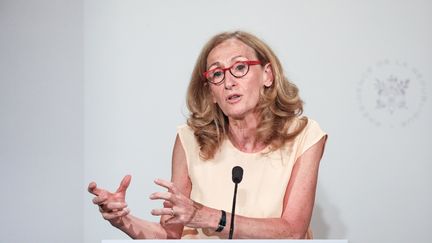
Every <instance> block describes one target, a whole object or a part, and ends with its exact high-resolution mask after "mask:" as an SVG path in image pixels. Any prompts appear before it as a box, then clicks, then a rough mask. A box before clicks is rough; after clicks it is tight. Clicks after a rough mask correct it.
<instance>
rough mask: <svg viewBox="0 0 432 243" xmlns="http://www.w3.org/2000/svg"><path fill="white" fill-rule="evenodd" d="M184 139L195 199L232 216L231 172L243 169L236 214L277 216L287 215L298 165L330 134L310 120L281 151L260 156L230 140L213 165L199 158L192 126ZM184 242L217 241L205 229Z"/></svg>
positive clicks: (188, 232)
mask: <svg viewBox="0 0 432 243" xmlns="http://www.w3.org/2000/svg"><path fill="white" fill-rule="evenodd" d="M178 135H179V138H180V140H181V142H182V145H183V148H184V150H185V153H186V159H187V165H188V171H189V177H190V180H191V182H192V191H191V199H192V200H194V201H196V202H199V203H201V204H203V205H205V206H208V207H211V208H215V209H223V210H225V211H226V212H231V207H232V198H233V193H234V183H233V182H232V174H231V171H232V168H233V167H234V166H237V165H239V166H241V167H242V168H243V171H244V173H243V180H242V181H241V183H240V184H239V186H238V191H237V206H236V214H237V215H242V216H246V217H252V218H277V217H280V216H281V215H282V207H283V199H284V195H285V191H286V187H287V185H288V182H289V180H290V177H291V171H292V169H293V166H294V163H295V161H296V160H297V158H298V157H299V156H301V155H302V154H303V153H304V152H305V151H306V150H307V149H308V148H310V147H311V146H312V145H314V144H315V143H317V142H318V141H319V140H320V139H321V138H322V137H323V136H326V133H324V132H323V131H322V130H321V128H320V126H319V125H318V123H317V122H315V121H314V120H311V119H308V124H307V126H306V127H305V129H304V130H303V131H302V132H301V133H300V134H299V135H298V136H297V137H296V138H295V139H294V140H293V141H292V142H290V143H288V144H286V145H285V146H284V147H282V148H281V149H279V150H276V151H273V152H268V150H269V148H266V149H264V150H263V151H262V152H258V153H245V152H242V151H240V150H238V149H237V148H235V147H234V146H233V144H232V143H231V142H230V140H229V139H226V140H225V141H224V142H223V143H222V145H221V148H220V150H219V151H218V152H217V153H216V154H215V157H214V158H213V159H211V160H207V161H203V160H202V159H201V158H200V157H199V145H198V143H197V141H196V139H195V137H194V134H193V130H192V129H191V128H190V127H189V126H187V125H182V126H179V127H178ZM228 220H229V219H228V218H227V221H228ZM182 238H183V239H196V238H201V239H202V238H217V237H216V236H207V235H206V234H204V233H203V231H202V230H201V229H191V228H187V227H185V229H184V231H183V236H182Z"/></svg>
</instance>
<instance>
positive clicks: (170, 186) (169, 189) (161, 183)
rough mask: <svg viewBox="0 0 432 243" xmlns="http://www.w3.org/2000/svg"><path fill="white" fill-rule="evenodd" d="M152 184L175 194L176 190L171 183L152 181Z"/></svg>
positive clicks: (158, 180)
mask: <svg viewBox="0 0 432 243" xmlns="http://www.w3.org/2000/svg"><path fill="white" fill-rule="evenodd" d="M154 183H156V184H157V185H159V186H162V187H165V188H166V189H168V191H171V192H173V193H177V188H176V187H175V185H174V183H172V182H171V181H166V180H163V179H156V180H155V181H154Z"/></svg>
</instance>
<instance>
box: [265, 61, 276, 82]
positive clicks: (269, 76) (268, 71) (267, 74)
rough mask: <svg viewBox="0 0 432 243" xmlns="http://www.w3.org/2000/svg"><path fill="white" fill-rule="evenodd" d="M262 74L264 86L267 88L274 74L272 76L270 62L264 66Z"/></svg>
mask: <svg viewBox="0 0 432 243" xmlns="http://www.w3.org/2000/svg"><path fill="white" fill-rule="evenodd" d="M263 75H264V77H263V81H264V82H263V83H264V86H265V87H267V88H268V87H270V86H272V84H273V81H274V76H273V69H272V67H271V64H270V63H267V64H266V65H265V66H264V74H263Z"/></svg>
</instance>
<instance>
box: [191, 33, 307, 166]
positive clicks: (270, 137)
mask: <svg viewBox="0 0 432 243" xmlns="http://www.w3.org/2000/svg"><path fill="white" fill-rule="evenodd" d="M232 38H235V39H237V40H239V41H241V42H243V43H244V44H246V45H248V46H249V47H251V48H252V49H254V50H255V53H256V56H257V58H258V60H259V61H261V63H262V64H261V65H265V64H267V63H270V65H271V69H272V72H273V78H274V81H273V84H272V85H271V86H270V87H263V89H262V90H261V92H260V100H259V102H258V104H257V107H256V111H257V114H259V125H258V127H257V134H256V136H257V137H256V139H257V141H263V142H264V143H265V144H266V145H270V148H271V151H273V150H276V149H279V148H281V147H282V146H283V145H284V144H285V143H286V142H288V141H289V140H291V139H294V138H295V137H296V136H297V135H298V134H299V133H300V132H301V131H302V130H303V128H304V127H305V126H306V124H307V118H306V117H302V118H300V119H299V121H300V123H299V125H298V126H297V127H296V128H295V129H294V130H293V131H291V132H288V128H289V127H290V125H291V123H292V121H293V120H294V119H295V118H297V117H300V115H301V114H302V112H303V101H302V100H301V99H300V97H299V95H298V88H297V86H295V85H294V84H293V83H291V82H290V81H289V80H288V79H287V78H286V77H285V76H284V74H283V70H282V66H281V63H280V61H279V59H278V58H277V57H276V55H275V54H274V53H273V51H272V50H271V49H270V47H269V46H267V45H266V44H265V43H264V42H263V41H261V40H260V39H258V38H257V37H256V36H254V35H252V34H249V33H246V32H242V31H235V32H224V33H220V34H218V35H216V36H214V37H213V38H211V39H210V40H209V41H208V42H207V44H206V45H205V46H204V47H203V49H202V50H201V53H200V55H199V57H198V60H197V62H196V64H195V68H194V70H193V72H192V77H191V81H190V83H189V87H188V91H187V98H186V99H187V100H186V103H187V106H188V108H189V111H190V117H189V118H188V120H187V124H188V125H189V127H191V128H192V130H193V131H194V135H195V138H196V139H197V142H198V144H199V146H200V157H201V158H202V159H203V160H209V159H212V158H213V157H214V155H215V153H216V151H217V150H218V149H219V147H220V145H221V144H222V142H223V140H224V139H225V138H227V135H228V134H227V131H228V118H227V117H226V116H225V114H224V113H223V112H222V110H221V109H220V108H219V106H218V105H217V104H215V103H213V100H212V97H211V91H210V86H209V83H208V82H207V80H206V78H205V77H204V76H203V73H204V72H205V71H206V69H207V57H208V55H209V53H210V52H211V51H212V50H213V48H215V47H216V46H217V45H219V44H221V43H222V42H224V41H226V40H228V39H232Z"/></svg>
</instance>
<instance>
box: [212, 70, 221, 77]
mask: <svg viewBox="0 0 432 243" xmlns="http://www.w3.org/2000/svg"><path fill="white" fill-rule="evenodd" d="M222 75H223V74H222V71H220V70H217V71H214V72H213V77H215V78H217V77H220V76H222Z"/></svg>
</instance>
